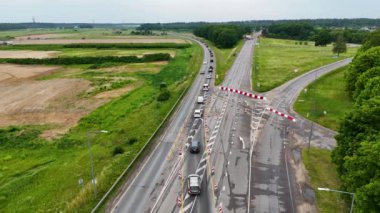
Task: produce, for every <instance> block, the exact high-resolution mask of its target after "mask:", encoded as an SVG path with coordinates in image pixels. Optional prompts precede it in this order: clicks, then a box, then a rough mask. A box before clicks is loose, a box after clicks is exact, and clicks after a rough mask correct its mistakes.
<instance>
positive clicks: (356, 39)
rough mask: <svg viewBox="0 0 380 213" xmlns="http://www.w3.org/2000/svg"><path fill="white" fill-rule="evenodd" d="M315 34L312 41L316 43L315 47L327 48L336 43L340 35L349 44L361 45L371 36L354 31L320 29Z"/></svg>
mask: <svg viewBox="0 0 380 213" xmlns="http://www.w3.org/2000/svg"><path fill="white" fill-rule="evenodd" d="M314 34H315V35H314V37H313V38H312V39H313V40H314V41H315V45H316V46H325V45H327V44H330V43H332V42H335V41H336V39H337V38H338V37H339V36H340V35H341V36H342V37H343V39H344V40H345V41H346V42H348V43H355V44H361V43H363V42H364V40H365V39H366V38H367V37H368V36H369V34H370V32H369V31H363V30H353V29H344V30H337V29H318V30H315V33H314Z"/></svg>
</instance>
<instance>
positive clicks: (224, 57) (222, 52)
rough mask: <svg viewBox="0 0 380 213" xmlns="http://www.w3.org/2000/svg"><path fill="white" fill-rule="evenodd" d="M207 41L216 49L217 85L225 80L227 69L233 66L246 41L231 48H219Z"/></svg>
mask: <svg viewBox="0 0 380 213" xmlns="http://www.w3.org/2000/svg"><path fill="white" fill-rule="evenodd" d="M206 43H207V44H208V45H209V47H211V49H212V50H213V51H214V56H215V60H216V78H215V85H219V84H221V83H222V82H223V80H224V78H225V76H226V73H227V71H228V70H229V69H230V68H231V66H232V64H233V63H234V61H235V59H236V57H237V55H238V53H239V52H240V50H241V48H242V47H243V45H244V41H243V40H241V41H239V43H238V44H237V45H236V46H235V47H233V48H230V49H219V48H217V47H216V46H215V45H214V44H212V43H211V42H210V41H207V40H206Z"/></svg>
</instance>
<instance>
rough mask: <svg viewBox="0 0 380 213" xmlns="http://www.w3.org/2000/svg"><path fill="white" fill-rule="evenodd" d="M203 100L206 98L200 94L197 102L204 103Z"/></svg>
mask: <svg viewBox="0 0 380 213" xmlns="http://www.w3.org/2000/svg"><path fill="white" fill-rule="evenodd" d="M203 102H204V98H203V96H198V98H197V103H198V104H203Z"/></svg>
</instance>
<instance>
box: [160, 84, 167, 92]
mask: <svg viewBox="0 0 380 213" xmlns="http://www.w3.org/2000/svg"><path fill="white" fill-rule="evenodd" d="M166 88H168V85H167V84H166V82H161V84H160V90H164V89H166Z"/></svg>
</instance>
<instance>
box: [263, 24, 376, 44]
mask: <svg viewBox="0 0 380 213" xmlns="http://www.w3.org/2000/svg"><path fill="white" fill-rule="evenodd" d="M369 34H370V32H369V31H365V30H360V29H335V28H332V29H331V28H318V27H316V26H315V25H312V24H310V23H307V22H304V23H302V22H290V23H283V24H273V25H270V26H268V27H265V28H264V30H263V35H264V36H266V37H270V38H282V39H294V40H312V41H315V45H316V46H325V45H327V44H330V43H332V42H335V41H336V39H337V38H338V37H339V35H342V36H343V39H344V40H345V41H346V42H348V43H356V44H361V43H363V41H364V39H365V38H366V37H367V36H368V35H369Z"/></svg>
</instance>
